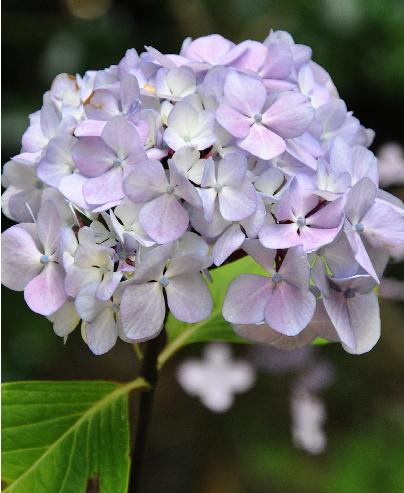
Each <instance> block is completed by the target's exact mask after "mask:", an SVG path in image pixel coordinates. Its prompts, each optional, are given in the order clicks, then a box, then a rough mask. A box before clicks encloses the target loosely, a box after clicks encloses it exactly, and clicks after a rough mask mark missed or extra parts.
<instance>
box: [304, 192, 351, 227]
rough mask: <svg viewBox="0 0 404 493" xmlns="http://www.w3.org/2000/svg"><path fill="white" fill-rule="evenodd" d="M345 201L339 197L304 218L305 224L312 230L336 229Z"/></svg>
mask: <svg viewBox="0 0 404 493" xmlns="http://www.w3.org/2000/svg"><path fill="white" fill-rule="evenodd" d="M345 203H346V199H345V196H342V197H339V198H338V199H336V200H334V201H333V202H331V203H329V204H327V205H326V206H325V207H323V208H322V209H320V210H319V211H317V212H315V213H314V214H312V215H311V216H308V217H307V218H306V224H307V225H310V226H313V227H314V228H337V227H339V226H340V225H341V220H342V217H343V214H344V207H345Z"/></svg>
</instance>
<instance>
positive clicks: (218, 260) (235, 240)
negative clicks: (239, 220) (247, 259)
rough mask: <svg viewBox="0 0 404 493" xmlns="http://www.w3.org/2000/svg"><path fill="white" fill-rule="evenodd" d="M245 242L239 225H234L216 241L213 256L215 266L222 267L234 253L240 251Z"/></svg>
mask: <svg viewBox="0 0 404 493" xmlns="http://www.w3.org/2000/svg"><path fill="white" fill-rule="evenodd" d="M244 240H245V234H244V233H243V232H242V231H241V228H240V225H239V224H232V225H231V226H230V227H228V228H227V229H226V230H225V232H224V233H222V234H221V235H220V236H219V238H218V239H217V240H216V241H215V244H214V246H213V250H212V255H213V260H214V263H215V265H221V264H222V263H223V262H224V261H225V260H226V259H227V258H229V257H230V255H231V254H232V253H234V252H235V251H236V250H238V249H239V248H240V247H241V245H242V244H243V242H244Z"/></svg>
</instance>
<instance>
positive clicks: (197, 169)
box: [2, 31, 404, 354]
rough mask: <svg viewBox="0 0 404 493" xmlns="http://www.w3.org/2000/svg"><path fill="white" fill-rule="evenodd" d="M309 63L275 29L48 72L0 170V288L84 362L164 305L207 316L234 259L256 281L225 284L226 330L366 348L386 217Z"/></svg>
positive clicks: (372, 167) (386, 246) (158, 315)
mask: <svg viewBox="0 0 404 493" xmlns="http://www.w3.org/2000/svg"><path fill="white" fill-rule="evenodd" d="M312 56H313V53H312V50H311V48H310V47H308V46H304V45H300V44H297V43H295V41H294V40H293V38H292V36H291V35H290V34H289V33H287V32H285V31H271V32H270V33H269V35H268V37H267V38H266V39H265V40H264V41H263V42H259V41H256V40H246V41H243V42H241V43H239V44H235V43H233V42H232V41H230V40H228V39H225V38H224V37H222V36H220V35H218V34H212V35H209V36H203V37H200V38H197V39H194V40H192V39H190V38H187V39H186V40H184V42H183V44H182V47H181V50H180V53H179V54H174V53H171V54H164V53H162V52H160V51H158V50H156V49H155V48H153V47H151V46H147V47H146V51H145V52H143V53H138V52H136V51H135V50H134V49H130V50H128V51H127V52H126V54H125V56H124V57H123V58H122V60H120V61H119V62H118V63H117V64H116V65H111V66H109V67H107V68H105V69H103V70H97V71H95V70H90V71H87V72H86V73H85V74H84V75H83V76H80V75H76V76H72V75H69V74H60V75H58V76H57V77H56V78H55V80H54V81H53V83H52V84H51V87H50V90H49V91H48V92H46V93H45V95H44V97H43V105H42V108H41V109H40V110H39V111H37V112H35V113H33V114H32V115H30V121H29V126H28V129H27V130H26V132H25V133H24V135H23V137H22V148H21V152H20V154H18V155H16V156H14V157H13V158H11V160H10V161H9V162H8V163H6V164H5V166H4V171H3V176H2V184H3V186H4V188H5V189H6V190H5V192H4V193H3V196H2V209H3V212H4V214H5V215H6V216H7V217H9V218H10V219H12V220H14V221H16V222H18V223H20V224H17V225H15V226H12V227H11V228H10V229H8V230H6V231H5V232H4V233H3V252H2V263H3V283H4V284H5V285H6V286H8V287H9V288H11V289H14V290H19V291H24V292H25V299H26V301H27V303H28V305H29V307H30V308H31V309H32V310H34V311H36V312H38V313H41V314H43V315H45V316H47V317H48V318H49V320H51V321H52V323H53V325H54V331H55V333H56V334H57V335H59V336H60V337H63V338H64V340H66V338H67V337H68V335H69V334H70V332H72V331H73V330H74V329H75V327H76V326H78V325H79V324H80V320H81V321H82V322H81V330H82V336H83V339H84V340H85V342H86V343H87V345H88V346H89V348H90V350H91V351H92V352H93V353H95V354H102V353H104V352H106V351H108V350H109V349H110V348H111V347H112V346H113V345H114V344H115V342H116V341H117V338H118V337H119V338H121V339H122V340H124V341H126V342H132V341H143V340H147V339H150V338H152V337H155V336H157V335H158V333H159V332H160V330H161V329H162V325H163V323H164V319H165V316H166V312H167V310H170V311H171V312H172V314H173V315H174V316H175V317H177V318H178V319H179V320H181V321H183V322H185V323H195V322H198V321H201V320H203V319H205V318H207V317H208V316H209V314H210V311H211V307H212V300H211V296H210V291H209V289H208V287H207V286H206V284H205V280H204V277H206V278H207V279H209V278H210V275H209V272H208V270H207V269H210V268H215V266H220V265H222V264H223V263H224V262H231V261H232V260H233V259H234V258H236V259H237V258H239V257H240V256H243V255H245V254H246V255H249V256H251V257H252V258H253V259H255V260H256V261H257V262H258V263H259V264H261V265H262V266H263V267H264V268H265V269H266V271H267V272H268V276H266V277H265V276H257V275H251V274H249V273H248V272H246V273H245V274H243V275H241V276H239V277H238V278H236V279H234V281H233V282H232V283H231V285H230V287H229V288H228V292H227V294H226V297H225V302H224V306H223V316H224V318H225V319H226V320H228V321H229V322H230V323H231V324H232V325H233V327H234V330H235V331H236V332H237V334H239V335H241V336H242V337H244V338H246V339H249V340H251V341H253V342H263V343H268V344H272V345H275V346H277V347H279V348H283V349H288V348H293V347H300V346H302V345H308V344H310V343H311V341H312V340H313V339H314V338H315V337H317V336H321V337H324V338H326V339H328V340H332V341H338V342H341V343H342V345H343V347H344V348H345V349H346V350H347V351H349V352H352V353H355V354H356V353H358V354H359V353H362V352H365V351H367V350H369V349H370V348H371V347H372V346H373V345H374V344H375V343H376V340H377V338H378V337H379V331H380V320H379V313H378V307H377V300H376V297H375V295H374V293H373V287H374V286H376V285H377V283H379V281H380V280H381V277H382V275H383V271H384V269H385V267H386V264H387V261H388V258H389V257H392V258H395V259H398V258H401V256H402V251H403V249H404V205H403V203H402V201H401V200H400V199H398V198H397V197H394V196H393V195H391V194H389V193H387V192H384V191H383V190H381V189H380V188H379V170H378V163H377V159H376V158H375V156H374V154H373V152H372V151H370V150H369V149H368V147H369V146H370V144H371V142H372V140H373V137H374V132H373V131H372V130H370V129H366V128H365V127H364V126H362V125H361V123H360V122H359V120H358V119H357V118H356V117H354V116H353V114H352V112H351V111H348V109H347V106H346V104H345V102H344V101H343V100H342V99H341V98H340V97H339V96H338V93H337V91H336V88H335V86H334V84H333V82H332V80H331V77H330V75H329V74H328V73H327V72H326V71H325V70H324V69H323V68H322V67H320V66H319V65H318V64H317V63H316V62H315V61H314V60H313V58H312ZM393 157H394V156H393ZM395 157H396V156H395ZM397 159H398V158H397ZM382 165H383V166H384V167H386V166H387V165H386V162H383V156H382ZM383 166H382V167H383ZM396 167H397V169H398V165H397V166H396ZM387 174H388V173H387ZM387 174H386V170H382V173H381V178H384V182H385V183H387V182H386V179H385V177H386V176H387ZM389 183H391V180H390V181H389ZM227 268H229V269H230V270H231V267H226V269H227ZM362 311H364V312H366V313H362ZM216 315H217V313H216V311H215V316H216Z"/></svg>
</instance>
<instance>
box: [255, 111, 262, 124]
mask: <svg viewBox="0 0 404 493" xmlns="http://www.w3.org/2000/svg"><path fill="white" fill-rule="evenodd" d="M254 121H255V123H261V122H262V114H261V113H255V115H254Z"/></svg>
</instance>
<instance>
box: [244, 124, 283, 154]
mask: <svg viewBox="0 0 404 493" xmlns="http://www.w3.org/2000/svg"><path fill="white" fill-rule="evenodd" d="M237 144H238V146H239V147H241V149H244V150H246V151H248V152H250V153H251V154H252V155H253V156H257V157H259V158H261V159H264V160H268V159H272V158H274V157H276V156H279V155H280V154H282V153H283V152H284V151H285V150H286V143H285V141H284V140H283V139H282V137H279V135H277V134H276V133H274V132H272V131H271V130H269V129H268V128H266V127H264V126H263V125H261V124H257V123H254V125H252V127H251V128H250V132H249V134H248V135H247V137H245V138H244V139H242V140H239V141H238V142H237Z"/></svg>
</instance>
